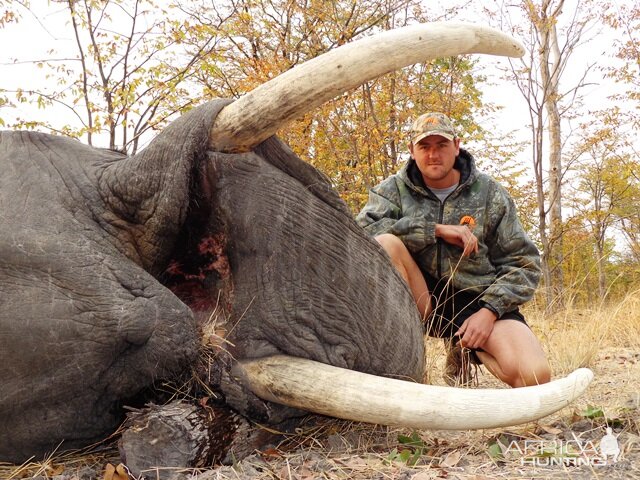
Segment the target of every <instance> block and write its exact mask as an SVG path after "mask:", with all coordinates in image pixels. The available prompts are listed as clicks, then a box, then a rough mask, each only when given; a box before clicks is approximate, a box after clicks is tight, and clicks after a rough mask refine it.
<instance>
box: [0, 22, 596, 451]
mask: <svg viewBox="0 0 640 480" xmlns="http://www.w3.org/2000/svg"><path fill="white" fill-rule="evenodd" d="M466 53H489V54H494V55H510V56H517V55H520V54H521V53H522V49H521V47H520V46H519V44H518V43H517V42H516V41H515V40H513V39H512V38H510V37H508V36H507V35H504V34H502V33H500V32H498V31H495V30H492V29H489V28H485V27H481V26H476V25H472V24H465V23H446V22H445V23H432V24H423V25H415V26H411V27H405V28H403V29H398V30H392V31H389V32H384V33H381V34H379V35H378V36H375V37H369V38H365V39H362V40H359V41H357V42H353V43H351V44H347V45H343V46H341V47H339V48H337V49H336V50H333V51H331V52H328V53H326V54H324V55H322V56H320V57H318V58H316V59H313V60H311V61H309V62H306V63H305V64H303V65H301V66H298V67H296V68H294V69H291V70H289V71H287V72H285V73H284V74H282V75H280V76H279V77H277V78H275V79H274V80H271V81H270V82H267V83H265V84H263V85H261V86H260V87H258V88H256V89H255V90H253V91H252V92H249V93H247V94H245V95H244V96H242V97H240V98H239V99H236V100H225V99H221V100H214V101H211V102H208V103H205V104H203V105H202V106H200V107H198V108H196V109H194V110H192V111H190V112H188V113H186V114H184V115H183V116H182V117H180V118H179V119H177V120H176V121H174V122H173V123H172V124H170V125H169V126H168V127H167V128H165V129H164V130H163V131H162V132H161V133H160V134H158V136H157V137H156V138H155V139H154V140H153V141H152V142H151V143H150V144H149V145H148V146H147V147H146V148H145V149H144V150H143V151H141V152H139V153H137V154H135V155H132V156H127V155H126V154H124V153H121V152H116V151H110V150H104V149H98V148H93V147H90V146H87V145H83V144H82V143H80V142H79V141H77V140H74V139H70V138H64V137H61V136H53V135H49V134H44V133H37V132H32V131H3V132H0V166H1V169H0V171H1V172H2V173H1V174H0V204H1V208H0V218H1V219H2V229H1V230H0V232H1V233H0V252H1V254H0V356H1V361H0V384H1V385H2V390H1V393H0V425H1V426H2V432H3V433H2V435H1V436H0V460H3V461H11V462H22V461H24V460H26V459H28V458H30V457H33V456H41V455H45V454H46V453H47V452H51V451H52V450H54V449H55V448H57V447H60V448H62V449H69V448H77V447H82V446H86V445H88V444H90V443H92V442H94V441H97V440H99V439H102V438H104V437H105V436H108V435H109V434H111V433H112V432H113V431H114V430H115V429H116V428H117V426H118V425H119V424H120V422H121V421H122V419H123V415H124V408H123V407H124V406H126V405H139V404H140V402H141V401H142V399H144V401H147V400H148V399H149V398H152V397H153V395H155V394H156V393H157V392H158V390H159V388H160V386H161V385H162V383H163V382H164V381H175V382H180V381H182V380H183V379H185V378H188V377H189V376H190V374H191V372H192V371H193V370H194V365H197V364H198V362H199V361H200V360H201V358H202V356H203V351H204V350H205V346H206V345H209V346H210V343H208V341H205V340H207V339H208V340H210V339H214V340H216V339H217V340H218V341H219V343H218V348H217V350H216V351H217V354H216V355H213V357H212V361H211V363H210V364H209V365H208V370H207V371H208V375H209V376H208V378H207V379H206V380H207V382H209V384H210V385H211V388H212V389H213V390H214V391H215V392H216V395H217V397H216V398H217V401H218V402H219V403H220V404H221V405H226V406H228V407H229V408H230V409H232V411H234V412H236V413H237V414H238V415H241V416H243V417H246V418H248V419H251V420H253V421H258V422H264V423H267V424H269V423H272V424H273V423H278V422H282V421H284V420H286V419H287V418H297V416H299V415H300V414H301V413H303V412H307V411H310V412H316V413H320V414H325V415H331V416H335V417H340V418H350V419H354V420H361V421H367V422H372V423H382V424H389V425H407V426H412V427H414V428H440V429H442V428H445V429H446V428H451V429H460V428H487V427H491V426H502V425H512V424H516V423H522V422H526V421H530V420H533V419H536V418H540V417H542V416H544V415H547V414H549V413H551V412H553V411H556V410H558V409H560V408H562V407H563V406H565V405H567V404H568V403H569V402H571V401H573V400H574V399H575V398H577V396H578V395H580V394H581V393H582V392H583V391H584V390H585V388H586V387H587V385H588V384H589V382H590V380H591V378H592V374H591V372H590V371H588V370H586V369H580V370H578V371H576V372H574V373H572V374H571V375H569V376H568V377H565V378H561V379H558V380H555V381H553V382H551V383H549V384H546V385H540V386H535V387H527V388H524V389H513V390H511V389H498V390H466V389H464V390H463V389H453V388H449V387H438V386H429V385H422V384H421V383H420V382H421V380H422V378H423V373H424V368H425V359H424V357H425V352H424V341H423V328H422V323H421V319H420V316H419V314H418V311H417V308H416V306H415V303H414V301H413V299H412V297H411V294H410V292H409V290H408V288H407V286H406V284H405V283H404V281H403V280H402V278H401V277H400V275H399V274H398V273H397V272H396V271H395V269H394V268H393V266H392V264H391V263H390V261H389V258H388V257H387V256H386V254H385V253H384V251H383V250H382V249H381V248H380V247H379V246H378V245H377V243H376V242H375V241H374V240H372V239H371V238H369V237H368V236H367V235H366V234H365V233H364V232H363V231H362V230H361V229H360V228H359V227H358V226H357V225H356V223H355V222H354V219H353V216H352V214H351V212H350V211H349V209H348V207H347V206H346V205H345V203H344V202H343V201H342V200H341V199H340V198H339V197H338V195H337V194H336V193H335V191H334V190H332V188H331V185H330V184H329V182H328V181H327V180H326V178H325V177H324V176H323V175H322V174H321V173H320V172H318V171H317V170H315V169H314V168H313V167H311V166H310V165H309V164H307V163H305V162H304V161H302V160H301V159H300V158H298V157H297V156H296V155H295V154H294V153H293V152H292V151H291V149H290V148H289V147H288V146H287V145H286V144H284V143H283V142H282V141H281V140H279V139H278V138H277V137H276V136H275V133H276V132H277V131H278V130H279V129H280V128H283V127H284V126H286V124H287V122H289V121H291V120H292V119H295V118H297V117H299V116H301V115H302V114H304V113H305V112H307V111H310V110H312V109H313V108H315V107H317V106H318V105H321V104H322V103H324V102H326V101H328V100H329V99H331V98H334V97H335V96H337V95H340V94H342V93H343V92H345V91H347V90H349V89H351V88H354V87H356V86H358V85H360V84H362V83H364V82H365V81H367V80H369V79H372V78H375V77H377V76H379V75H382V74H384V73H386V72H389V71H392V70H395V69H398V68H401V67H403V66H405V65H410V64H413V63H417V62H421V61H425V60H427V59H430V58H436V57H440V56H450V55H457V54H466ZM496 403H503V404H509V405H510V408H509V409H508V411H502V412H497V411H496V410H495V409H494V408H493V405H495V404H496Z"/></svg>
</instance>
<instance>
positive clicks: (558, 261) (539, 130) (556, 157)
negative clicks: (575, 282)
mask: <svg viewBox="0 0 640 480" xmlns="http://www.w3.org/2000/svg"><path fill="white" fill-rule="evenodd" d="M588 6H589V4H588V2H587V1H584V0H579V1H578V2H577V5H576V8H575V11H574V12H573V16H572V17H571V18H570V20H569V21H568V22H567V23H566V24H565V25H564V26H563V27H560V20H561V18H564V17H563V8H564V7H565V2H564V0H541V1H540V2H534V1H533V0H522V1H521V2H520V3H519V4H518V5H517V7H518V9H519V13H521V14H522V15H523V16H524V17H525V18H526V19H527V20H528V27H527V28H524V29H523V28H519V27H515V26H514V22H513V21H512V20H510V19H509V20H508V21H509V23H510V24H511V25H512V28H513V29H514V30H515V31H516V32H517V33H518V35H519V36H520V37H521V38H525V39H526V40H525V48H526V49H527V52H528V54H527V55H526V57H525V58H524V59H523V60H522V61H521V62H520V63H519V64H517V63H515V62H514V63H512V64H511V72H512V79H513V80H515V81H516V83H517V86H518V88H519V90H520V92H521V94H522V96H523V98H524V99H525V101H526V102H527V105H528V108H529V114H530V120H531V125H530V128H531V137H532V141H531V148H532V156H531V158H532V165H533V174H534V178H535V185H536V197H537V201H538V215H537V216H538V236H539V240H540V243H541V246H542V269H543V278H544V284H545V287H546V289H545V293H546V301H547V305H548V306H551V305H558V304H560V303H561V301H562V295H561V294H562V291H563V284H564V281H563V274H562V237H563V233H564V232H563V219H562V184H563V179H564V175H565V173H566V171H567V165H563V144H564V142H566V139H565V138H563V135H562V123H561V118H563V117H566V116H567V114H568V112H569V109H570V108H575V107H576V106H577V104H578V103H579V96H578V92H579V90H580V89H581V88H582V87H583V86H584V85H585V78H586V75H587V73H588V71H589V70H590V68H591V67H587V68H586V69H585V71H584V74H583V76H582V77H581V78H580V79H579V80H578V82H577V83H576V84H575V85H574V86H573V87H571V88H569V89H565V90H561V87H560V83H561V82H560V81H561V78H562V76H563V74H564V73H565V72H566V70H567V66H568V62H569V59H570V57H571V55H572V53H574V51H575V49H576V48H578V46H579V45H581V44H582V43H584V42H585V41H586V38H585V37H586V33H587V31H588V29H589V28H590V26H591V25H592V23H593V18H592V15H591V14H590V13H589V8H588ZM579 12H583V13H579ZM545 132H546V133H547V134H548V143H549V147H548V157H547V162H546V164H547V166H548V168H547V172H546V174H545V168H544V165H545V155H544V154H545V137H544V134H545Z"/></svg>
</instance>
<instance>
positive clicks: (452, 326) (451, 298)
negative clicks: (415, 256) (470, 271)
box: [425, 275, 527, 338]
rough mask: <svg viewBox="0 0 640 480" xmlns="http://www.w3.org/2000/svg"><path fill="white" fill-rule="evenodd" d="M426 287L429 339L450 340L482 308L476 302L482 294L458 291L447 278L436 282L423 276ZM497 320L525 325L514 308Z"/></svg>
mask: <svg viewBox="0 0 640 480" xmlns="http://www.w3.org/2000/svg"><path fill="white" fill-rule="evenodd" d="M425 280H426V282H427V287H429V292H430V293H431V308H432V311H431V314H430V315H429V317H428V318H427V321H426V322H425V330H426V333H427V334H428V335H429V336H431V337H439V338H451V337H453V336H454V334H455V333H456V332H457V331H458V329H459V328H460V327H461V326H462V324H463V323H464V321H465V320H466V319H467V318H469V317H470V316H471V315H473V314H474V313H476V312H477V311H478V310H480V309H481V308H482V307H481V306H480V305H479V303H478V300H479V299H480V298H481V297H482V293H477V292H471V291H468V290H458V289H456V288H454V287H453V285H451V282H450V280H449V279H448V278H443V279H441V280H437V279H435V278H434V277H432V276H430V275H425ZM498 320H517V321H519V322H522V323H524V324H525V325H527V322H526V320H525V319H524V316H523V315H522V314H521V313H520V311H519V310H518V309H517V308H516V309H515V310H513V311H511V312H507V313H505V314H504V315H502V317H500V318H499V319H498Z"/></svg>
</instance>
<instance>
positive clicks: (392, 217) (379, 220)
mask: <svg viewBox="0 0 640 480" xmlns="http://www.w3.org/2000/svg"><path fill="white" fill-rule="evenodd" d="M401 204H402V202H401V199H400V193H399V192H398V187H397V186H396V184H395V179H394V178H393V177H391V178H388V179H387V180H385V181H384V182H382V183H381V184H380V185H378V186H376V187H374V188H372V189H371V190H370V191H369V200H368V201H367V204H366V205H365V206H364V208H363V209H362V210H361V211H360V213H359V214H358V216H357V217H356V222H357V223H358V224H359V225H360V226H361V227H363V228H364V229H365V231H366V232H367V233H369V234H370V235H372V236H375V235H380V234H383V233H391V234H392V235H395V236H396V237H398V238H400V240H402V242H403V243H404V244H405V245H406V247H407V249H408V250H409V251H410V252H418V251H420V250H422V249H423V248H425V247H426V246H427V245H432V244H434V243H436V224H435V222H428V221H427V219H426V218H424V217H405V216H403V212H402V205H401Z"/></svg>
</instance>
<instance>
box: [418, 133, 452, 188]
mask: <svg viewBox="0 0 640 480" xmlns="http://www.w3.org/2000/svg"><path fill="white" fill-rule="evenodd" d="M409 151H410V152H411V155H412V156H413V158H414V160H415V161H416V164H417V165H418V168H419V169H420V172H421V173H422V178H423V179H424V183H425V184H426V185H427V186H428V187H433V188H447V187H450V186H452V185H454V184H455V183H456V182H458V181H459V175H458V172H456V171H455V170H454V169H453V164H454V162H455V160H456V156H457V155H458V153H460V140H459V139H458V138H455V139H453V140H448V139H447V138H445V137H443V136H440V135H429V136H428V137H425V138H423V139H422V140H420V141H419V142H418V143H417V144H415V145H409Z"/></svg>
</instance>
